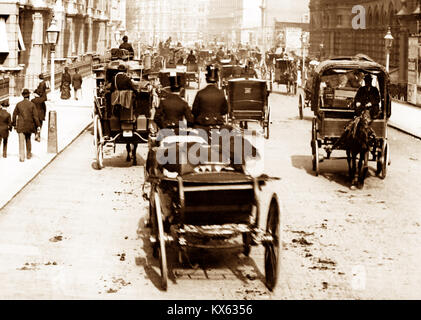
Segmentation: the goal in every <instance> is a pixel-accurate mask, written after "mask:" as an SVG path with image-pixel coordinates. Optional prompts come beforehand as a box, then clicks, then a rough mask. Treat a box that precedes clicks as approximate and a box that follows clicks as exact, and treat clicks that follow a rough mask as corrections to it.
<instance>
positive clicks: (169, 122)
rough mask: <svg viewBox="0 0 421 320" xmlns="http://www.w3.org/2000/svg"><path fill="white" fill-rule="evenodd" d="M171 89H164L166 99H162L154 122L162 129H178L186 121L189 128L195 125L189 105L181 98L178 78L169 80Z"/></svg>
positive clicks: (174, 77)
mask: <svg viewBox="0 0 421 320" xmlns="http://www.w3.org/2000/svg"><path fill="white" fill-rule="evenodd" d="M169 80H170V87H166V88H164V90H165V91H166V94H165V97H163V98H161V101H160V104H159V107H158V109H157V110H156V113H155V117H154V121H155V123H156V124H157V126H158V127H159V128H160V129H164V128H168V129H178V128H179V124H180V122H182V121H183V120H184V119H186V121H187V124H188V126H191V125H192V124H193V121H194V118H193V115H192V113H191V111H190V107H189V105H188V103H187V102H186V101H185V100H183V99H182V98H181V97H180V94H181V93H182V90H184V88H182V87H181V85H180V81H179V79H178V77H177V76H173V77H170V78H169Z"/></svg>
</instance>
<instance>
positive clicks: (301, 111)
mask: <svg viewBox="0 0 421 320" xmlns="http://www.w3.org/2000/svg"><path fill="white" fill-rule="evenodd" d="M303 107H304V104H303V98H302V97H301V95H300V96H299V97H298V114H299V115H300V119H301V120H303V119H304V114H303Z"/></svg>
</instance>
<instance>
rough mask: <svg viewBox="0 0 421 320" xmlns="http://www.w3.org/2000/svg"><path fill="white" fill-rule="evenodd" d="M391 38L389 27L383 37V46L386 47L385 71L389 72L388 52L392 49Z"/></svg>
mask: <svg viewBox="0 0 421 320" xmlns="http://www.w3.org/2000/svg"><path fill="white" fill-rule="evenodd" d="M393 40H394V38H393V36H392V32H391V29H390V27H388V29H387V33H386V35H385V36H384V41H385V46H386V71H387V72H389V64H390V50H391V49H392V44H393Z"/></svg>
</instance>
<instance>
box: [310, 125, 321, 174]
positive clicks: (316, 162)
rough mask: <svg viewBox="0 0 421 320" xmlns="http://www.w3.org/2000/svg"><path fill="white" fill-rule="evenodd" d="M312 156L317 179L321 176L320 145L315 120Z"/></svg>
mask: <svg viewBox="0 0 421 320" xmlns="http://www.w3.org/2000/svg"><path fill="white" fill-rule="evenodd" d="M311 154H312V161H313V171H314V172H315V174H316V177H317V176H318V175H319V144H318V142H317V131H316V119H313V126H312V133H311Z"/></svg>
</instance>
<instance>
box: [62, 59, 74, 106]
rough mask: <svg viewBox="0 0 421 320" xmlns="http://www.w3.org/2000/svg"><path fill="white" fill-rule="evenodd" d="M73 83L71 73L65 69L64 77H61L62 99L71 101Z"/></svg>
mask: <svg viewBox="0 0 421 320" xmlns="http://www.w3.org/2000/svg"><path fill="white" fill-rule="evenodd" d="M71 83H72V76H71V75H70V73H69V68H68V67H65V68H64V72H63V75H62V76H61V86H60V91H61V96H60V98H61V99H66V100H67V99H70V85H71Z"/></svg>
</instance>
